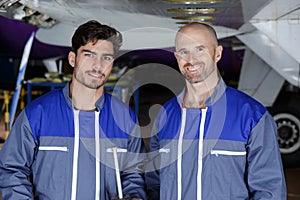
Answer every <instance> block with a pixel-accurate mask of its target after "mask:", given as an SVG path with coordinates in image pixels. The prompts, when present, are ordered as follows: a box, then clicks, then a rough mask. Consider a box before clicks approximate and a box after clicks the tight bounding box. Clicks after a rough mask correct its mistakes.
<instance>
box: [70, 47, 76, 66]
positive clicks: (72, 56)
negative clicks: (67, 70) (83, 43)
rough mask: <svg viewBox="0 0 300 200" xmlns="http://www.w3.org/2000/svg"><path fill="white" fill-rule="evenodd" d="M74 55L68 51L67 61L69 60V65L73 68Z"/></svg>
mask: <svg viewBox="0 0 300 200" xmlns="http://www.w3.org/2000/svg"><path fill="white" fill-rule="evenodd" d="M75 57H76V55H75V53H74V52H73V51H70V52H69V55H68V60H69V64H70V65H71V66H72V67H74V66H75Z"/></svg>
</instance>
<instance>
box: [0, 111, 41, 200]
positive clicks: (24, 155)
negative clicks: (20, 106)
mask: <svg viewBox="0 0 300 200" xmlns="http://www.w3.org/2000/svg"><path fill="white" fill-rule="evenodd" d="M35 146H36V145H35V142H34V138H33V135H32V133H31V129H30V126H29V123H28V119H27V116H26V114H25V111H22V112H21V113H20V114H19V116H18V118H17V120H16V121H15V123H14V125H13V127H12V129H11V132H10V134H9V136H8V138H7V140H6V141H5V143H4V145H3V147H2V150H1V151H0V188H1V192H2V199H3V200H8V199H32V184H31V182H30V181H29V175H30V174H31V168H30V167H31V165H32V163H33V160H34V149H35Z"/></svg>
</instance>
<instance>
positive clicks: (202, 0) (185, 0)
mask: <svg viewBox="0 0 300 200" xmlns="http://www.w3.org/2000/svg"><path fill="white" fill-rule="evenodd" d="M164 1H165V2H169V3H183V4H200V3H220V2H222V1H223V0H164Z"/></svg>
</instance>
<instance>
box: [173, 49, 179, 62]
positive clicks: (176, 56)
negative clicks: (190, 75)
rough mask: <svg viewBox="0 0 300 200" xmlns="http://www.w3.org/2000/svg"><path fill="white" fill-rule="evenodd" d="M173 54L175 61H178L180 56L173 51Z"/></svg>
mask: <svg viewBox="0 0 300 200" xmlns="http://www.w3.org/2000/svg"><path fill="white" fill-rule="evenodd" d="M173 54H174V56H175V58H176V60H177V61H178V59H179V58H180V56H179V55H178V54H177V53H176V51H174V52H173Z"/></svg>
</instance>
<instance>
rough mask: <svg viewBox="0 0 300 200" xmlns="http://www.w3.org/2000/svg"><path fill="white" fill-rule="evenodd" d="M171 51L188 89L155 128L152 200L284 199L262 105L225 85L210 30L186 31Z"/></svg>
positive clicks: (272, 133)
mask: <svg viewBox="0 0 300 200" xmlns="http://www.w3.org/2000/svg"><path fill="white" fill-rule="evenodd" d="M175 46H176V52H174V55H175V57H176V59H177V62H178V66H179V69H180V72H181V73H182V75H183V76H184V77H185V80H186V87H185V89H184V90H183V91H182V92H181V93H180V94H179V95H178V96H177V97H174V98H173V99H171V100H169V101H168V102H166V103H165V104H164V105H163V107H162V109H161V110H160V112H159V114H158V116H157V118H156V121H155V123H154V125H153V130H152V135H153V137H152V138H151V140H150V153H149V157H150V158H151V161H150V163H149V165H148V172H147V174H146V181H147V185H148V191H149V199H155V200H157V199H161V200H181V199H184V200H187V199H188V200H196V199H197V200H200V199H205V200H226V199H228V200H237V199H243V200H244V199H264V200H266V199H274V200H275V199H276V200H279V199H280V200H282V199H286V184H285V180H284V173H283V167H282V161H281V157H280V152H279V148H278V144H277V139H276V125H275V122H274V120H273V118H272V116H271V115H270V114H269V112H268V111H267V109H266V108H265V107H264V106H263V105H261V104H260V103H259V102H257V101H256V100H254V99H253V98H251V97H249V96H248V95H246V94H244V93H242V92H241V91H238V90H236V89H234V88H231V87H228V86H226V84H225V83H224V81H223V80H222V78H221V76H220V74H219V72H218V68H217V63H218V61H220V59H221V57H222V51H223V48H222V46H220V45H218V40H217V35H216V32H215V30H214V29H213V28H212V27H211V26H209V25H206V24H202V23H197V22H193V23H190V24H187V25H185V26H184V27H182V28H181V29H180V30H179V31H178V33H177V35H176V39H175Z"/></svg>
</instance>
